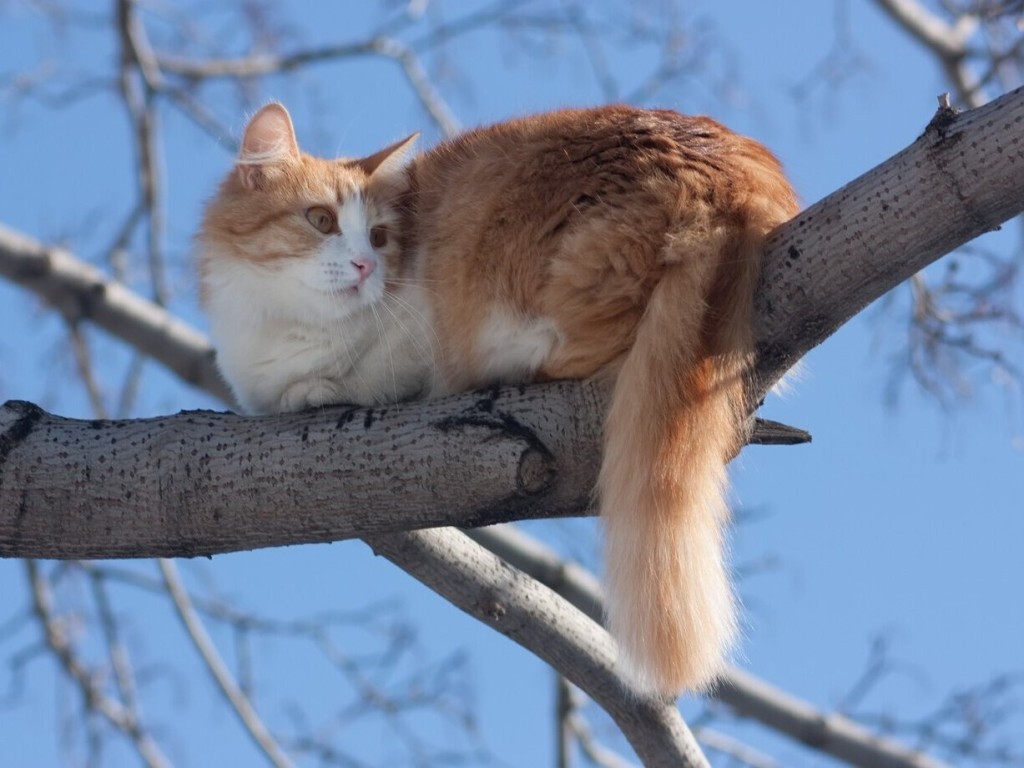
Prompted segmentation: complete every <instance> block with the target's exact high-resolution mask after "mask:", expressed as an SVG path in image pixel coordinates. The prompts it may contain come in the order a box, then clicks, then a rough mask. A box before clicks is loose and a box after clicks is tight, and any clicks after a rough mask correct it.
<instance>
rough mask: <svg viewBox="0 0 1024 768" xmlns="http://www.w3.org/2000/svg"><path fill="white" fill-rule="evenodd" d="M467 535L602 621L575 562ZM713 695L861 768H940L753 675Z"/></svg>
mask: <svg viewBox="0 0 1024 768" xmlns="http://www.w3.org/2000/svg"><path fill="white" fill-rule="evenodd" d="M466 535H468V536H469V537H470V538H472V539H474V540H475V541H477V542H478V543H480V544H483V545H484V546H486V547H487V549H489V550H491V551H492V552H494V553H495V554H497V555H498V556H499V557H501V558H502V559H504V560H506V561H508V563H509V564H510V565H512V566H514V567H516V568H518V569H519V570H521V571H523V572H524V573H526V574H528V575H529V576H531V577H533V578H534V579H536V580H537V581H539V582H541V583H542V584H545V585H547V586H548V587H549V588H550V589H552V590H554V591H555V592H557V593H558V594H559V595H561V596H562V597H564V598H565V599H566V600H568V601H569V602H570V603H572V604H573V605H574V606H575V607H576V608H577V609H579V610H580V611H581V612H583V613H584V614H586V615H587V616H589V617H590V618H591V619H592V620H593V621H595V622H597V623H599V624H600V623H601V621H602V619H603V616H604V607H603V594H602V591H601V587H600V585H599V584H598V582H597V579H595V578H594V577H593V575H592V574H591V573H590V572H588V571H587V570H585V569H583V568H581V567H580V566H578V565H575V564H574V563H566V562H565V561H562V560H560V559H559V558H558V557H557V555H555V553H554V552H552V551H551V550H549V549H547V547H545V546H544V545H542V544H540V543H539V542H536V541H532V540H531V539H529V537H527V536H525V535H524V534H522V533H520V532H519V531H517V530H516V529H515V528H514V527H512V526H496V527H490V528H480V529H478V530H473V531H467V532H466ZM712 695H713V696H714V697H715V698H717V699H718V700H719V701H721V702H723V703H725V704H728V705H729V707H731V708H732V709H733V710H734V711H735V712H736V714H737V715H740V716H741V717H749V718H751V719H754V720H757V721H759V722H761V723H763V724H764V725H767V726H768V727H770V728H772V729H774V730H776V731H778V732H780V733H784V734H785V735H787V736H789V737H790V738H792V739H795V740H796V741H799V742H801V743H803V744H805V745H807V746H809V747H811V748H812V749H816V750H818V751H819V752H823V753H825V754H827V755H831V756H832V757H835V758H838V759H840V760H844V761H846V762H848V763H850V764H851V765H858V766H864V767H865V768H941V766H942V765H943V764H942V763H940V762H939V761H937V760H934V759H932V758H930V757H928V756H927V755H924V754H922V753H920V752H915V751H913V750H911V749H908V748H907V747H905V746H903V745H902V744H899V743H898V742H896V741H894V740H892V739H883V738H880V737H878V736H875V735H874V734H872V733H871V732H869V731H868V730H867V729H865V728H864V727H862V726H860V725H858V724H857V723H855V722H854V721H853V720H851V719H850V718H848V717H844V716H843V715H841V714H838V713H826V712H822V711H820V710H818V709H816V708H815V707H813V706H811V705H810V704H808V703H807V702H805V701H801V700H800V699H798V698H796V697H795V696H792V695H790V694H788V693H786V692H784V691H782V690H780V689H778V688H775V687H774V686H772V685H769V684H768V683H766V682H764V681H762V680H758V679H757V678H756V677H754V676H753V675H750V674H747V673H745V672H742V671H741V670H738V669H735V668H732V669H729V670H727V671H726V672H725V673H724V674H723V675H722V676H721V677H720V678H719V680H718V683H717V685H716V686H715V690H714V691H713V692H712Z"/></svg>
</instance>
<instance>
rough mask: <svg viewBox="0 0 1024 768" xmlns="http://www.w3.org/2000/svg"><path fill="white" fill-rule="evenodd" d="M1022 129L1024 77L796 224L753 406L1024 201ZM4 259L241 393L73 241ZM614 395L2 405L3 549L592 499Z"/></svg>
mask: <svg viewBox="0 0 1024 768" xmlns="http://www.w3.org/2000/svg"><path fill="white" fill-rule="evenodd" d="M1021 126H1024V90H1018V91H1015V92H1013V93H1011V94H1008V95H1007V96H1005V97H1003V98H1001V99H998V100H996V101H994V102H992V103H991V104H989V105H986V106H985V107H983V108H981V109H978V110H973V111H971V112H968V113H965V114H963V115H958V116H955V115H952V114H949V113H940V115H938V116H937V117H936V119H935V120H933V121H932V123H931V124H930V125H929V127H928V129H927V130H926V131H925V133H924V135H922V136H921V137H920V138H919V139H918V140H917V141H915V142H914V143H913V144H912V145H911V146H910V147H908V148H907V149H906V150H904V151H903V152H901V153H899V154H898V155H896V156H895V157H893V158H891V159H890V160H888V161H887V162H885V163H883V164H882V165H881V166H879V167H878V168H876V169H874V170H872V171H870V172H869V173H867V174H865V175H864V176H862V177H861V178H860V179H857V180H856V181H854V182H852V183H850V184H849V185H847V186H846V187H844V188H843V189H841V190H839V191H838V192H836V193H834V194H832V195H830V196H828V197H827V198H825V199H824V200H822V201H821V202H819V203H817V204H816V205H814V206H811V207H810V208H809V209H807V210H806V211H805V212H803V213H802V214H800V215H799V216H797V217H796V218H795V219H794V220H793V221H791V222H789V223H788V224H786V225H784V226H783V227H781V228H780V229H779V231H778V232H777V233H776V234H775V235H774V236H773V237H772V238H771V239H770V241H769V249H768V253H767V262H766V266H765V271H764V275H763V278H762V284H761V290H760V292H759V294H758V299H757V324H756V329H757V337H758V347H759V351H760V358H759V366H758V378H757V380H756V381H755V382H753V383H752V384H751V387H750V392H751V398H752V400H753V401H756V400H759V399H760V398H761V397H763V395H764V393H765V391H766V390H767V388H768V387H769V386H770V385H771V384H772V383H773V382H774V381H776V380H777V379H778V378H779V376H781V375H782V373H783V372H784V371H785V370H786V369H787V368H788V367H789V366H790V365H792V364H793V363H794V362H795V361H796V360H797V359H799V357H801V356H802V355H803V354H804V353H805V352H806V351H808V350H809V349H811V348H812V347H813V346H815V345H816V344H818V343H820V342H821V341H822V340H824V339H825V338H827V337H828V336H829V335H830V334H831V333H832V332H833V331H834V330H835V329H836V328H838V327H839V326H840V325H841V324H842V323H844V322H845V321H846V320H847V319H849V318H850V317H852V316H853V315H854V314H856V313H857V312H858V311H860V309H862V308H863V307H864V306H865V305H866V304H868V303H869V302H870V301H872V300H874V299H875V298H877V297H878V296H880V295H882V294H883V293H884V292H885V291H886V290H888V289H889V288H891V287H893V286H894V285H896V284H898V283H899V282H900V281H901V280H903V279H905V278H906V277H909V276H910V275H912V274H914V273H915V272H917V271H918V270H920V269H921V268H922V267H923V266H925V265H926V264H928V263H929V262H930V261H933V260H934V259H936V258H938V257H939V256H940V255H941V254H943V253H945V252H947V251H949V250H951V249H953V248H955V247H957V246H959V245H961V244H962V243H964V242H966V241H967V240H969V239H971V238H973V237H974V236H976V235H978V234H980V233H982V232H985V231H988V230H991V229H994V228H996V227H997V226H998V225H999V223H1000V222H1002V221H1004V220H1005V219H1006V218H1009V217H1010V216H1013V215H1015V214H1017V213H1019V212H1020V210H1021V208H1022V207H1024V202H1022V201H1024V142H1020V141H1019V133H1020V130H1021ZM0 273H2V274H5V275H8V276H10V277H11V278H13V279H14V280H15V281H16V282H19V283H20V284H22V285H25V286H26V287H28V288H30V289H32V290H35V291H36V292H38V293H39V294H40V295H42V296H44V297H45V298H47V299H48V300H49V301H50V302H51V303H53V304H54V305H56V306H58V307H59V308H60V309H61V311H62V312H63V313H64V314H65V316H67V317H69V318H72V319H77V318H81V317H88V318H91V319H94V320H95V321H96V322H98V323H99V324H100V325H103V326H104V327H106V328H108V329H109V330H111V331H113V332H114V333H116V334H118V335H120V336H122V338H125V339H126V340H128V341H129V342H130V343H132V344H133V345H135V346H137V347H138V348H140V349H145V350H150V351H153V352H154V354H155V355H156V356H157V357H158V359H161V361H162V362H166V364H168V365H169V366H171V367H172V368H173V369H174V370H176V371H179V372H180V373H181V375H183V377H185V378H186V379H187V380H189V381H193V382H202V386H204V388H208V389H214V390H215V391H220V392H223V391H224V387H223V385H222V384H221V383H220V380H219V378H218V377H217V376H216V374H215V371H214V368H213V365H212V359H211V356H210V353H209V352H208V348H207V347H206V346H205V343H204V342H203V341H202V340H201V339H200V338H199V337H198V335H197V334H195V333H194V332H193V331H191V330H190V329H188V328H187V327H186V326H184V325H183V324H181V323H178V322H176V321H174V320H173V319H172V318H171V316H170V315H168V314H167V313H162V312H161V311H160V310H159V309H158V308H156V307H154V306H153V305H152V304H150V303H147V302H144V301H142V300H141V299H139V298H138V297H136V296H134V295H132V294H131V293H130V292H129V291H127V290H126V289H125V288H123V287H122V286H120V285H118V284H116V283H112V282H110V281H105V280H103V279H102V277H100V276H99V275H98V273H96V272H95V270H92V269H91V268H88V267H84V265H81V264H79V263H78V262H76V261H74V260H73V259H72V258H71V257H70V256H68V255H67V254H66V253H64V252H63V251H59V250H55V249H45V248H42V247H41V246H39V245H38V244H36V243H34V242H32V241H30V240H27V239H26V238H24V237H19V236H17V235H16V234H15V233H12V232H10V231H9V230H0ZM137 319H138V320H139V321H140V322H136V320H137ZM169 338H171V339H174V340H175V343H174V344H168V343H167V339H169ZM602 404H603V397H602V393H601V392H600V391H599V390H598V387H597V386H596V385H595V384H594V383H592V382H557V383H554V384H548V385H543V386H532V387H523V388H518V389H502V390H495V391H493V392H486V393H469V394H464V395H461V396H457V397H452V398H448V399H445V400H438V401H433V402H428V403H415V404H400V405H396V406H393V407H390V408H387V409H384V410H379V409H378V410H357V409H344V408H330V409H323V410H321V411H311V412H306V413H301V414H287V415H280V416H270V417H259V418H251V417H242V416H235V415H230V414H227V415H225V414H197V413H183V414H179V415H178V416H169V417H164V418H159V419H150V420H140V421H113V422H76V421H74V420H69V419H59V418H57V417H51V416H49V415H47V414H44V413H43V412H42V411H40V410H39V409H36V408H34V407H32V406H28V405H24V404H21V405H17V404H15V405H10V406H8V407H7V408H5V409H4V410H3V411H2V415H0V419H2V421H0V434H3V435H4V437H3V438H2V441H3V442H2V445H3V448H2V449H0V455H2V456H3V460H2V462H0V463H2V465H3V466H0V553H3V554H6V555H21V556H44V557H54V556H57V557H78V558H82V557H109V556H154V555H156V556H172V555H175V554H191V555H194V554H211V553H214V552H220V551H228V550H230V549H237V548H250V547H254V546H276V545H280V544H287V543H301V542H309V541H325V540H333V539H336V538H344V537H349V536H357V535H362V534H364V533H368V532H385V531H396V530H409V529H415V528H423V527H431V526H436V525H452V524H454V525H460V526H476V525H485V524H489V523H494V522H499V521H504V520H512V519H523V518H528V517H538V516H559V515H573V514H581V513H583V512H585V511H586V510H587V509H589V506H590V503H589V502H590V499H589V494H590V489H591V488H592V487H593V484H594V479H595V477H596V468H597V457H598V456H599V455H600V431H601V424H600V421H601V419H600V414H601V413H602V412H603V407H602ZM54 441H56V442H54ZM382 476H385V477H387V478H388V482H387V483H381V482H380V480H379V478H380V477H382ZM126 478H130V480H131V481H130V482H128V481H127V480H126ZM396 489H401V493H396ZM256 512H258V513H260V514H261V515H263V517H261V518H260V519H261V525H260V526H253V525H252V524H251V523H252V520H253V515H254V513H256ZM86 515H89V516H91V518H87V517H86ZM87 519H91V521H92V522H91V524H90V525H84V524H83V521H86V520H87ZM108 530H109V531H110V532H111V533H108Z"/></svg>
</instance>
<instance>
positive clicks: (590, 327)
mask: <svg viewBox="0 0 1024 768" xmlns="http://www.w3.org/2000/svg"><path fill="white" fill-rule="evenodd" d="M289 131H290V124H289ZM289 139H290V141H289ZM290 142H294V137H292V136H285V137H282V138H281V140H280V141H279V142H278V144H280V145H282V146H290ZM391 150H392V148H388V150H385V151H383V155H384V157H389V156H390V153H391ZM378 154H379V155H380V154H381V153H378ZM303 157H305V156H303ZM373 157H378V156H373ZM305 162H307V161H306V160H303V159H301V158H300V159H299V160H289V161H287V162H286V163H285V164H286V166H287V167H288V168H290V169H291V171H289V172H294V173H296V174H298V178H301V176H302V173H303V171H302V167H301V165H300V164H301V163H305ZM364 162H366V161H364ZM350 166H351V161H349V165H348V166H346V167H350ZM391 170H394V171H395V172H394V173H392V172H390V171H389V172H388V173H383V174H382V173H379V172H375V171H374V169H373V168H371V169H370V170H369V171H367V173H368V174H370V175H372V176H374V177H375V178H376V177H378V176H379V177H381V178H379V179H377V181H376V182H375V183H376V186H375V187H374V186H373V184H371V185H370V186H369V187H368V189H367V192H366V194H367V198H368V200H369V201H370V202H371V203H372V205H373V206H375V209H376V210H379V211H381V212H382V213H381V214H380V215H385V214H386V212H387V211H388V210H391V211H394V212H397V214H398V215H400V224H399V225H398V227H397V229H398V240H399V245H400V255H398V256H395V255H394V254H391V255H390V256H388V258H387V261H386V266H387V268H388V269H389V271H390V272H393V273H394V274H401V275H403V276H406V279H408V280H409V281H412V282H414V283H415V284H416V286H417V287H418V289H419V290H421V291H422V295H423V296H424V297H425V303H426V307H425V312H424V316H425V319H426V321H427V322H429V324H430V332H431V335H432V339H433V342H432V343H434V345H435V346H434V348H433V354H434V358H433V360H432V366H433V375H434V383H433V385H432V387H431V388H430V393H431V394H433V395H438V394H444V393H446V392H456V391H463V390H466V389H470V388H474V387H480V386H483V385H488V384H493V383H510V382H516V381H527V380H539V379H559V378H582V377H589V376H595V375H602V376H606V377H609V378H610V379H611V380H613V381H614V385H613V394H612V401H611V406H610V409H609V412H608V414H607V417H606V421H605V448H604V458H603V462H602V467H601V472H600V477H599V481H598V496H599V502H600V510H601V515H602V517H603V519H604V522H605V528H606V539H607V543H606V552H607V590H608V612H609V619H610V625H611V629H612V632H613V634H614V635H615V636H616V638H617V639H618V640H619V643H620V645H621V648H622V651H623V659H624V662H625V667H626V668H627V669H628V670H629V671H630V672H631V674H632V675H633V678H634V679H635V680H636V682H637V684H638V687H639V688H640V689H641V690H643V691H645V692H648V693H654V694H675V693H677V692H678V691H679V690H681V689H689V690H697V689H702V688H706V687H707V686H708V685H709V684H711V682H712V681H713V679H714V677H715V676H716V674H717V673H718V672H719V671H720V670H721V667H722V664H723V661H724V657H725V652H726V650H727V649H728V648H729V646H730V644H731V643H732V642H733V639H734V635H735V631H736V610H735V605H734V603H735V601H734V598H733V594H732V589H731V587H730V583H729V578H728V575H727V567H726V562H725V559H726V558H725V549H726V547H725V541H724V540H725V527H726V524H727V519H728V510H727V507H726V503H725V501H724V491H725V484H726V473H725V465H726V463H727V462H728V461H729V459H730V458H731V457H732V456H733V455H735V453H736V452H737V451H738V450H739V448H740V446H741V445H742V442H743V438H744V435H745V428H746V420H747V417H748V415H749V414H748V412H747V404H746V402H745V399H744V388H743V385H744V377H745V376H746V375H747V373H748V372H749V369H750V366H751V364H752V362H753V356H754V350H753V341H752V330H751V313H752V300H753V293H754V290H755V287H756V284H757V278H758V275H759V271H760V260H761V250H762V247H763V241H764V237H765V235H766V233H767V232H768V231H769V230H771V229H772V228H774V227H775V226H776V225H778V224H779V223H781V222H783V221H785V220H787V219H789V218H790V217H791V216H792V215H793V214H794V213H795V211H796V202H795V199H794V196H793V192H792V190H791V188H790V186H789V184H788V183H787V181H786V179H785V177H784V175H783V173H782V171H781V168H780V167H779V164H778V162H777V161H776V160H775V158H774V157H773V156H772V155H771V154H770V153H769V152H768V151H767V150H766V149H764V148H763V147H762V146H761V145H760V144H757V143H756V142H754V141H752V140H750V139H747V138H744V137H741V136H738V135H737V134H735V133H732V132H731V131H729V130H728V129H726V128H724V127H722V126H721V125H719V124H718V123H716V122H714V121H712V120H710V119H708V118H703V117H684V116H681V115H679V114H677V113H674V112H670V111H665V110H639V109H633V108H630V107H602V108H598V109H591V110H565V111H561V112H555V113H550V114H546V115H539V116H534V117H528V118H523V119H519V120H513V121H509V122H506V123H502V124H499V125H496V126H492V127H489V128H483V129H478V130H475V131H470V132H468V133H466V134H464V135H462V136H459V137H457V138H455V139H453V140H451V141H449V142H446V143H444V144H442V145H441V146H439V147H437V148H435V149H433V150H431V151H429V152H427V153H425V154H423V155H420V156H419V157H417V158H415V159H413V160H412V161H411V162H410V163H409V165H408V166H407V168H405V169H404V170H402V171H401V172H398V171H397V170H395V169H391ZM286 175H287V174H286ZM228 191H230V190H228ZM223 194H225V193H224V192H222V195H223ZM287 196H288V193H287V191H285V192H282V193H281V197H282V199H279V200H277V201H276V202H275V203H274V205H275V206H278V208H275V210H278V209H279V208H280V206H282V205H283V206H284V207H287V206H288V205H289V204H290V205H292V207H295V208H298V207H299V206H300V204H298V203H294V202H292V203H289V202H288V200H287ZM310 204H311V203H310V202H309V200H305V201H304V202H302V203H301V205H310ZM268 221H271V222H273V221H276V220H270V219H268ZM288 221H290V222H291V224H290V225H289V226H299V227H300V228H301V226H302V224H301V222H300V221H299V220H298V219H297V218H295V217H294V216H293V217H292V218H291V219H289V220H288ZM286 223H287V222H277V223H270V224H268V226H270V227H272V228H274V227H277V228H280V227H283V226H285V224H286ZM285 237H286V238H287V237H291V235H286V236H285ZM303 237H313V235H311V234H310V233H308V232H306V233H305V234H304V235H303ZM267 238H268V242H276V240H275V239H274V238H273V237H272V236H270V235H269V234H268V235H267ZM294 239H295V241H298V240H300V239H301V238H299V237H298V236H296V237H295V238H294Z"/></svg>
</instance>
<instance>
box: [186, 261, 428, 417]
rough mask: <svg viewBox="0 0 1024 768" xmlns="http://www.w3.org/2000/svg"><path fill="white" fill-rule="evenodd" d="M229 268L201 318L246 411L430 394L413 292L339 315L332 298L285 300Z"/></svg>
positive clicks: (419, 309) (212, 284)
mask: <svg viewBox="0 0 1024 768" xmlns="http://www.w3.org/2000/svg"><path fill="white" fill-rule="evenodd" d="M225 269H226V270H227V271H229V272H230V274H223V275H220V274H216V273H214V274H211V275H208V276H207V279H206V289H207V302H206V303H207V313H208V315H209V317H210V325H211V331H212V334H213V337H214V341H215V343H216V346H217V349H218V365H219V366H220V368H221V371H222V372H223V373H224V376H225V378H226V379H227V380H228V383H230V384H231V387H232V389H233V390H234V391H235V395H236V397H237V398H238V400H239V402H240V404H241V405H242V407H243V408H244V409H245V410H246V411H249V412H255V413H268V412H276V411H296V410H302V409H304V408H308V407H314V406H320V405H325V404H331V403H352V404H355V405H379V404H382V403H389V402H395V401H398V400H404V399H409V398H413V397H416V396H418V395H424V394H426V393H427V392H429V391H430V390H431V389H432V388H433V379H434V372H435V365H434V359H435V355H434V352H435V351H434V348H433V346H432V338H433V337H432V333H431V332H430V324H429V318H428V317H427V315H426V314H425V313H426V311H427V309H426V307H425V306H424V303H423V302H422V300H421V296H419V295H418V293H417V291H415V290H403V291H402V293H401V294H399V295H395V294H390V293H389V294H386V295H385V296H384V297H383V298H382V299H380V300H379V301H376V302H373V303H370V304H367V305H364V306H356V307H351V308H349V309H347V310H345V311H341V310H339V309H338V307H337V301H336V300H333V301H332V300H331V299H330V298H329V297H328V298H327V299H326V300H325V299H323V297H318V296H288V295H287V293H288V292H287V290H282V289H283V286H282V285H281V283H280V282H277V283H275V282H274V281H270V280H267V279H266V277H265V276H257V278H256V279H253V278H252V276H251V275H250V274H248V273H250V272H251V270H249V269H248V268H242V269H237V268H232V267H230V266H229V267H226V268H225ZM220 286H223V290H219V287H220ZM239 297H245V300H239ZM299 307H301V308H302V311H297V308H299Z"/></svg>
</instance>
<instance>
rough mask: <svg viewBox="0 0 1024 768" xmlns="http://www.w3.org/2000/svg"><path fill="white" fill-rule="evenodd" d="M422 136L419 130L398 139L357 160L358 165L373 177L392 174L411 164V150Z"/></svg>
mask: <svg viewBox="0 0 1024 768" xmlns="http://www.w3.org/2000/svg"><path fill="white" fill-rule="evenodd" d="M419 137H420V134H419V132H416V133H414V134H412V136H407V137H406V138H404V139H402V140H401V141H396V142H395V143H394V144H391V145H390V146H387V147H384V149H382V150H380V151H379V152H374V153H373V154H372V155H370V156H369V157H364V158H363V159H362V160H356V165H358V166H359V167H360V168H362V169H363V170H364V171H365V172H366V175H367V176H369V177H371V178H374V177H376V178H381V177H383V176H392V175H394V174H396V173H398V172H399V171H401V170H402V169H403V168H405V166H406V165H408V164H409V161H410V160H411V159H412V157H411V150H412V148H413V145H414V144H415V143H416V139H418V138H419Z"/></svg>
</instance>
